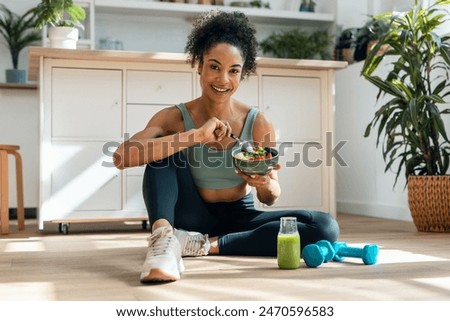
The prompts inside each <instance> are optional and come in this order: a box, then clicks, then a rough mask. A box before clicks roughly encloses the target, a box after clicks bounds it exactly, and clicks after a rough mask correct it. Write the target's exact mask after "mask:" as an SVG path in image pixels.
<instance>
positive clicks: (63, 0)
mask: <svg viewBox="0 0 450 321" xmlns="http://www.w3.org/2000/svg"><path fill="white" fill-rule="evenodd" d="M34 13H35V14H36V16H37V21H36V27H37V28H40V29H42V28H44V27H45V26H48V38H49V40H50V47H53V48H68V49H76V43H77V41H78V37H79V30H78V28H79V29H83V28H84V26H83V25H82V23H81V22H82V21H84V20H85V19H86V11H85V10H84V8H83V7H81V6H79V5H77V4H75V3H74V1H73V0H42V1H41V3H39V4H38V5H37V6H36V8H35V9H34Z"/></svg>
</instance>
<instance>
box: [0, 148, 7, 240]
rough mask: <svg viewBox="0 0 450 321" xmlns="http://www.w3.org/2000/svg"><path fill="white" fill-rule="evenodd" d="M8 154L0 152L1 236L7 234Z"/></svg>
mask: <svg viewBox="0 0 450 321" xmlns="http://www.w3.org/2000/svg"><path fill="white" fill-rule="evenodd" d="M8 179H9V178H8V153H7V152H6V151H5V150H0V222H1V224H2V225H1V230H0V233H1V234H8V233H9V206H8V201H9V200H8V197H9V193H8Z"/></svg>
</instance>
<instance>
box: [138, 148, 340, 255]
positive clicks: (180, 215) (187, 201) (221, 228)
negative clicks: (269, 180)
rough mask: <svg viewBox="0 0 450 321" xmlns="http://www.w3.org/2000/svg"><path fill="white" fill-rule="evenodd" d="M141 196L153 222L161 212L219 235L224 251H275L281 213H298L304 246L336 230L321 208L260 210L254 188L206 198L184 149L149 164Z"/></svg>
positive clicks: (175, 223) (189, 226) (182, 226)
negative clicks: (222, 198) (224, 198)
mask: <svg viewBox="0 0 450 321" xmlns="http://www.w3.org/2000/svg"><path fill="white" fill-rule="evenodd" d="M143 196H144V201H145V205H146V207H147V212H148V216H149V220H150V223H151V224H153V222H155V221H156V220H158V219H162V218H163V219H166V220H168V221H169V222H170V223H171V224H172V226H174V227H175V228H179V229H183V230H188V231H197V232H200V233H202V234H208V235H209V236H218V237H219V240H218V242H219V249H220V254H222V255H247V256H276V255H277V235H278V230H279V227H280V217H283V216H294V217H296V218H297V228H298V231H299V233H300V239H301V247H302V248H303V247H304V246H305V245H307V244H310V243H315V242H317V241H319V240H328V241H330V242H333V241H336V240H337V238H338V236H339V226H338V224H337V222H336V220H335V219H334V218H333V217H332V216H331V215H329V214H327V213H324V212H319V211H308V210H284V211H260V210H257V209H255V206H254V203H253V195H252V194H249V195H247V196H245V197H243V198H242V199H240V200H238V201H234V202H218V203H206V202H204V201H203V200H202V198H201V197H200V195H199V193H198V192H197V188H196V186H195V183H194V180H193V178H192V175H191V172H190V170H189V167H188V165H187V162H186V160H185V157H184V154H183V153H182V152H180V153H177V154H175V155H173V156H170V157H168V158H166V159H163V160H161V161H158V162H154V163H151V164H147V166H146V169H145V173H144V179H143Z"/></svg>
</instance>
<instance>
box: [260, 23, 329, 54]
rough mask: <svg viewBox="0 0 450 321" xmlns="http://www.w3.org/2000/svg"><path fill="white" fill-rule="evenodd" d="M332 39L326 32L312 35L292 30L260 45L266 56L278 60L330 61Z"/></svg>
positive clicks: (271, 37)
mask: <svg viewBox="0 0 450 321" xmlns="http://www.w3.org/2000/svg"><path fill="white" fill-rule="evenodd" d="M331 44H332V37H331V36H330V35H329V34H328V32H327V31H326V30H317V31H314V32H312V33H309V32H306V31H303V30H299V29H292V30H289V31H285V32H282V33H273V34H272V35H270V36H269V37H267V38H266V39H264V40H263V41H261V43H260V44H259V45H260V47H261V49H262V51H263V53H264V54H267V53H269V54H272V55H273V56H275V57H276V58H290V59H316V58H320V59H330V58H331Z"/></svg>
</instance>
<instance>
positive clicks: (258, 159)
mask: <svg viewBox="0 0 450 321" xmlns="http://www.w3.org/2000/svg"><path fill="white" fill-rule="evenodd" d="M232 155H233V163H234V166H235V167H236V168H237V169H239V170H241V171H242V172H243V173H244V174H247V175H253V174H258V175H266V174H267V173H268V172H270V171H271V170H272V169H273V168H274V167H275V165H277V164H278V158H279V155H278V151H277V150H276V149H275V148H272V147H253V152H245V151H242V150H241V149H240V148H235V149H234V150H233V151H232Z"/></svg>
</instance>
